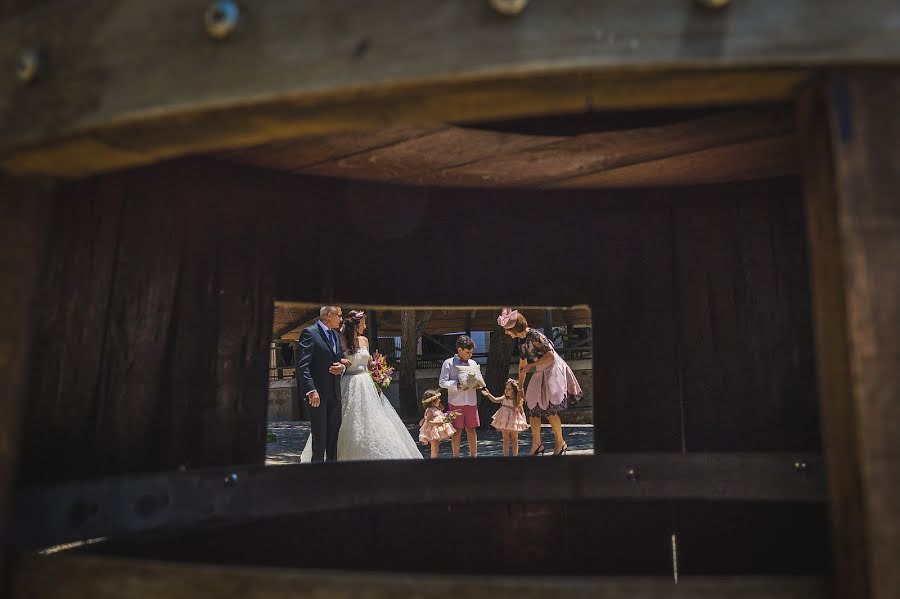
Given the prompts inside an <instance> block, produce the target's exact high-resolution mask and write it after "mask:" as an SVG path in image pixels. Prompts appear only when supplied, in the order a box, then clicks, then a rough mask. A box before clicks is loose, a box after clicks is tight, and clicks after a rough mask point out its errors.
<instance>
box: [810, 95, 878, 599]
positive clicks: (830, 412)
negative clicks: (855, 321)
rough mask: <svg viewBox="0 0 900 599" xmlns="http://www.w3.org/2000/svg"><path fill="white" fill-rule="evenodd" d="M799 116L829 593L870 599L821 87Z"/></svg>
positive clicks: (830, 157) (843, 282) (843, 290)
mask: <svg viewBox="0 0 900 599" xmlns="http://www.w3.org/2000/svg"><path fill="white" fill-rule="evenodd" d="M798 115H799V121H800V126H801V130H802V135H803V139H804V142H805V146H806V147H807V148H808V151H807V153H806V155H805V157H804V194H805V204H806V206H805V207H806V218H807V223H808V225H807V229H808V231H809V245H810V284H811V287H812V294H811V295H812V298H811V299H812V308H813V315H814V319H815V328H814V330H815V340H816V361H817V366H818V368H817V374H818V379H819V398H820V399H819V411H820V415H821V420H822V445H823V454H824V457H825V461H826V468H827V470H828V479H827V482H828V506H829V511H830V524H831V538H832V541H831V545H832V554H833V558H832V559H833V562H834V567H835V591H836V595H837V596H838V597H844V598H851V597H868V596H869V592H868V587H869V580H868V579H869V576H868V573H867V571H866V569H867V562H868V560H869V557H868V553H869V548H868V544H867V542H866V536H867V533H866V526H865V516H864V508H863V486H862V473H861V469H862V464H861V461H860V459H861V455H862V448H861V446H860V443H861V441H860V431H859V415H858V410H859V408H858V406H857V405H856V402H855V401H854V399H853V393H852V388H851V375H850V352H851V348H850V343H849V339H848V334H847V299H846V275H845V265H844V262H843V258H842V252H843V251H844V250H843V238H842V235H841V234H840V232H839V227H838V208H837V204H838V194H837V188H836V181H835V174H834V168H833V167H832V165H833V162H834V158H833V155H832V143H833V136H832V134H831V128H830V126H829V117H828V110H827V102H826V94H825V89H824V86H821V87H819V88H818V89H814V90H813V89H811V90H809V91H808V93H807V94H806V95H805V96H804V97H803V99H802V102H801V103H800V105H799V111H798Z"/></svg>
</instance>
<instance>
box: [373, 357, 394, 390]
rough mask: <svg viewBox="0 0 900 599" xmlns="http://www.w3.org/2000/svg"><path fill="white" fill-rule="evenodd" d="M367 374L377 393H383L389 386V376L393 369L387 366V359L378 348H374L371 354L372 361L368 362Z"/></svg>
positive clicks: (392, 373)
mask: <svg viewBox="0 0 900 599" xmlns="http://www.w3.org/2000/svg"><path fill="white" fill-rule="evenodd" d="M369 374H370V375H371V377H372V382H374V383H375V386H376V387H377V388H378V392H379V393H384V391H385V390H386V389H387V388H388V387H390V386H391V377H392V376H393V375H394V369H393V368H392V367H390V366H388V363H387V359H385V357H384V356H382V355H381V354H380V353H379V352H378V350H375V353H374V354H372V361H371V362H370V363H369Z"/></svg>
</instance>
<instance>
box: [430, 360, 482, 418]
mask: <svg viewBox="0 0 900 599" xmlns="http://www.w3.org/2000/svg"><path fill="white" fill-rule="evenodd" d="M458 360H459V356H458V355H457V356H453V357H450V358H447V359H446V360H444V363H443V365H442V366H441V377H440V379H438V384H439V385H440V386H441V387H442V388H444V389H446V390H447V402H448V403H449V404H450V405H453V406H477V405H478V395H477V391H476V390H475V389H466V390H465V391H460V389H459V382H458V380H457V378H458V377H459V370H457V368H456V363H457V361H458ZM473 363H474V360H469V364H473Z"/></svg>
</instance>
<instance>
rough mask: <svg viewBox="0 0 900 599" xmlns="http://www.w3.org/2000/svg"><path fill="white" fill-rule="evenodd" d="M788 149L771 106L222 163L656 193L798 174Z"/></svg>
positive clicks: (783, 121) (358, 145)
mask: <svg viewBox="0 0 900 599" xmlns="http://www.w3.org/2000/svg"><path fill="white" fill-rule="evenodd" d="M535 121H536V122H540V119H535ZM597 126H600V124H599V123H598V124H597ZM373 137H374V138H375V139H373ZM794 142H795V139H794V136H793V113H792V110H791V108H790V106H788V105H778V106H762V107H758V108H753V109H743V110H733V111H726V112H721V111H719V112H717V113H715V114H711V115H706V116H700V117H693V118H688V117H685V118H684V120H682V121H675V122H671V123H666V124H662V125H656V126H645V127H637V128H634V129H622V130H614V131H600V132H589V133H583V134H579V135H568V136H565V135H534V134H532V135H528V134H523V133H514V132H506V131H492V130H482V129H477V128H463V127H450V126H447V127H444V128H442V129H438V130H433V131H431V132H423V131H422V130H421V129H409V128H407V129H397V130H391V129H388V130H386V131H384V132H383V133H381V134H380V135H368V136H367V135H360V136H357V137H353V136H348V135H344V134H341V135H336V136H334V138H333V141H329V138H328V137H324V138H313V139H310V140H309V143H304V140H302V139H301V140H298V141H296V142H293V143H289V144H285V143H277V142H276V143H272V144H265V145H262V146H255V147H252V148H246V149H244V150H234V151H231V152H228V153H223V154H221V155H222V156H223V157H224V158H226V159H228V160H231V161H234V162H240V163H245V164H254V165H257V166H263V167H266V168H273V169H276V170H285V171H289V172H296V173H304V174H309V175H321V176H331V177H337V178H346V179H359V180H369V181H385V182H392V183H398V184H405V185H417V186H460V187H521V188H534V187H544V188H554V187H564V188H578V187H586V188H592V187H593V188H596V187H663V186H687V185H697V184H704V183H718V182H724V181H740V180H748V179H763V178H767V177H775V176H780V175H786V174H790V173H795V172H798V171H799V165H798V164H797V161H796V156H797V152H796V149H795V146H794ZM373 144H377V146H376V147H372V146H373ZM323 145H327V147H328V149H329V151H330V153H329V154H327V156H328V157H327V158H326V154H324V153H323V151H322V146H323ZM338 148H341V150H338Z"/></svg>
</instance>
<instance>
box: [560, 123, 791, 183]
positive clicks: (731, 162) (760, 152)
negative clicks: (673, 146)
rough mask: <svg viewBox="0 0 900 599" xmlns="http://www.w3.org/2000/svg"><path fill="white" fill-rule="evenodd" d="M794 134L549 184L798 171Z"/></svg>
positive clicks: (719, 178) (716, 178)
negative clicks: (795, 159)
mask: <svg viewBox="0 0 900 599" xmlns="http://www.w3.org/2000/svg"><path fill="white" fill-rule="evenodd" d="M795 156H796V144H795V139H794V136H793V135H780V136H777V137H766V138H761V139H754V140H750V141H745V142H741V143H736V144H731V145H726V146H722V147H717V148H708V149H704V150H699V151H696V152H689V153H686V154H681V155H677V156H670V157H666V158H660V159H656V160H648V161H646V162H640V163H637V164H630V165H627V166H622V167H619V168H612V169H610V170H607V171H599V172H595V173H591V174H588V175H583V176H578V177H572V178H570V179H565V180H563V181H561V182H559V183H552V184H550V187H563V188H579V187H620V188H623V187H678V186H688V185H706V184H713V183H728V182H732V181H750V180H753V179H767V178H773V177H779V176H783V175H791V174H794V173H796V172H797V165H796V163H795V162H794V157H795Z"/></svg>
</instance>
